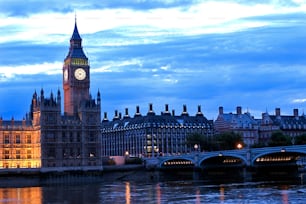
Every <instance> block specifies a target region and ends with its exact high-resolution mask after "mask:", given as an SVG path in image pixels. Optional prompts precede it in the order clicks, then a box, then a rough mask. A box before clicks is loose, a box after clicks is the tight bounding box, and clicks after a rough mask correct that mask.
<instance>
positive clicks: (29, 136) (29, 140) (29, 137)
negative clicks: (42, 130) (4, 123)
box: [27, 135, 32, 144]
mask: <svg viewBox="0 0 306 204" xmlns="http://www.w3.org/2000/svg"><path fill="white" fill-rule="evenodd" d="M31 143H32V139H31V135H27V144H31Z"/></svg>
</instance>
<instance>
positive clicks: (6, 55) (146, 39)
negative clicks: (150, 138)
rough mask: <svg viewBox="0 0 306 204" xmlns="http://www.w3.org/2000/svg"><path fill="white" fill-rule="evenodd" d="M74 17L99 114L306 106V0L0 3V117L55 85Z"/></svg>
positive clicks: (210, 113) (23, 108) (24, 108)
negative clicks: (98, 97) (37, 93)
mask: <svg viewBox="0 0 306 204" xmlns="http://www.w3.org/2000/svg"><path fill="white" fill-rule="evenodd" d="M75 16H76V21H77V25H78V30H79V33H80V35H81V37H82V39H83V48H84V51H85V53H86V55H87V57H88V58H89V60H90V68H91V70H90V72H91V76H90V77H91V87H90V92H91V94H92V96H93V98H96V95H97V92H98V90H99V91H100V93H101V100H102V114H103V112H107V114H108V117H109V119H112V117H113V116H114V112H115V110H118V111H119V112H122V113H124V109H125V108H128V109H129V114H130V115H134V114H135V111H136V106H139V107H140V111H141V113H142V114H143V115H145V114H146V113H147V111H148V108H149V103H152V104H153V109H154V111H155V112H156V113H157V114H160V112H161V111H164V107H165V104H169V109H170V110H172V109H174V110H175V113H176V114H178V115H179V114H181V112H182V110H183V105H184V104H186V106H187V110H188V112H189V114H190V115H195V114H196V112H197V106H198V105H201V108H202V112H203V114H204V115H205V116H206V117H207V118H208V119H216V118H217V116H218V108H219V106H223V107H224V112H225V113H229V112H235V110H236V107H237V106H241V107H242V111H243V112H247V111H248V112H250V113H251V115H253V116H255V118H260V117H261V114H262V113H263V112H266V111H267V112H268V113H270V114H274V113H275V112H274V110H275V108H281V113H282V114H284V115H292V114H293V109H294V108H297V109H299V113H300V114H303V113H304V110H305V107H306V21H305V19H306V0H254V1H250V0H215V1H206V0H134V1H129V0H126V1H122V0H109V1H107V0H105V1H101V0H87V1H62V0H50V1H43V0H27V1H23V0H0V96H1V100H0V117H2V118H3V119H11V118H12V117H14V118H15V119H22V118H23V117H25V115H26V113H28V112H29V110H30V103H31V98H32V95H33V93H34V92H35V91H37V92H40V90H41V89H44V92H45V96H49V95H50V94H51V92H53V93H55V92H57V90H58V89H59V90H60V91H61V94H62V97H63V89H62V67H63V60H64V58H65V57H66V55H67V54H68V49H69V40H70V37H71V35H72V32H73V28H74V23H75Z"/></svg>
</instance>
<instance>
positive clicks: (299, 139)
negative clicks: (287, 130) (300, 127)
mask: <svg viewBox="0 0 306 204" xmlns="http://www.w3.org/2000/svg"><path fill="white" fill-rule="evenodd" d="M294 144H296V145H305V144H306V134H302V135H299V136H296V137H295V142H294Z"/></svg>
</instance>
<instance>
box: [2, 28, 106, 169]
mask: <svg viewBox="0 0 306 204" xmlns="http://www.w3.org/2000/svg"><path fill="white" fill-rule="evenodd" d="M89 87H90V66H89V63H88V58H87V57H86V55H85V54H84V52H83V48H82V39H81V37H80V35H79V32H78V28H77V25H76V24H75V27H74V31H73V34H72V37H71V39H70V48H69V52H68V55H67V57H66V58H65V60H64V66H63V89H64V114H63V115H62V110H61V102H62V100H61V93H60V91H59V90H58V92H57V94H56V96H54V95H53V93H51V94H50V97H45V94H44V90H41V92H40V95H39V96H38V94H37V93H36V91H35V93H34V94H33V98H32V102H31V107H30V113H29V114H27V116H26V118H25V119H24V120H23V121H14V119H12V120H10V121H3V120H2V119H1V120H0V168H41V169H42V170H44V171H49V170H51V171H53V170H59V169H61V170H78V169H80V170H84V169H85V170H86V169H92V170H99V169H101V168H102V159H101V134H100V127H101V99H100V93H99V92H98V93H97V99H96V100H95V99H93V98H91V96H90V94H89Z"/></svg>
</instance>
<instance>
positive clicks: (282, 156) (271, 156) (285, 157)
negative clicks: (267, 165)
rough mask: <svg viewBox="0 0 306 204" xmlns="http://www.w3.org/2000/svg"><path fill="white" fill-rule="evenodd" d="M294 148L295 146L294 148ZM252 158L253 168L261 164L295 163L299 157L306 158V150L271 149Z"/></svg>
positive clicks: (290, 148)
mask: <svg viewBox="0 0 306 204" xmlns="http://www.w3.org/2000/svg"><path fill="white" fill-rule="evenodd" d="M293 147H294V146H293ZM254 154H255V155H254V156H253V157H252V160H251V166H254V165H255V164H256V163H259V162H268V161H271V162H273V161H274V162H286V161H287V162H290V161H291V162H294V161H296V158H298V157H299V156H306V148H292V147H289V148H284V147H283V148H282V147H275V148H273V149H272V148H270V149H269V150H268V151H261V152H258V153H254Z"/></svg>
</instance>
